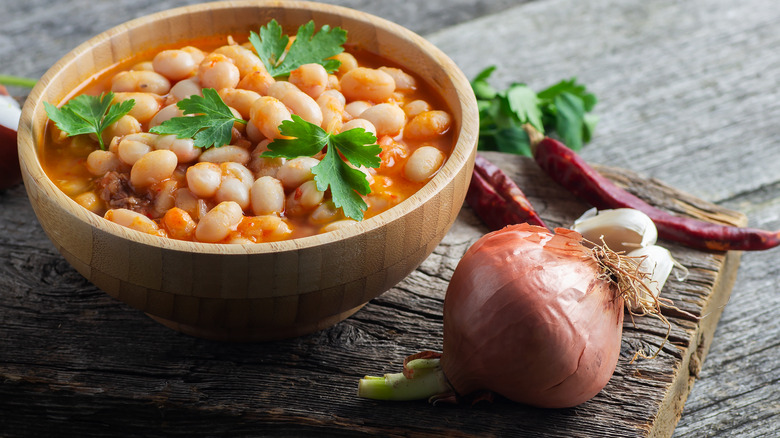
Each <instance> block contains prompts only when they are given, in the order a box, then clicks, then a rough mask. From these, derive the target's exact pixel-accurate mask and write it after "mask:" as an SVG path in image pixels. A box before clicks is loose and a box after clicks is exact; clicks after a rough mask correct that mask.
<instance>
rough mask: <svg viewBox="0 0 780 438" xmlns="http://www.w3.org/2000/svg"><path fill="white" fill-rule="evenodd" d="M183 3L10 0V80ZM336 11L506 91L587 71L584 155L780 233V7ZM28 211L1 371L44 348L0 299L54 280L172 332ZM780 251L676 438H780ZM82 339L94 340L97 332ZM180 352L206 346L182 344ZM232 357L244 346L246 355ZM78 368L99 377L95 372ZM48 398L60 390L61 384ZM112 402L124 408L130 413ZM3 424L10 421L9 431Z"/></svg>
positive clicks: (9, 277)
mask: <svg viewBox="0 0 780 438" xmlns="http://www.w3.org/2000/svg"><path fill="white" fill-rule="evenodd" d="M189 3H195V2H192V1H174V0H163V1H154V0H133V1H130V0H110V1H108V0H70V1H58V0H28V1H24V2H21V1H12V0H0V11H2V12H1V14H2V16H3V22H4V25H3V26H2V28H0V74H16V75H23V76H29V77H37V76H40V75H42V74H43V73H44V72H45V71H46V69H47V68H48V67H49V66H50V65H51V64H53V63H54V62H55V61H56V60H57V59H59V58H60V57H61V56H62V55H64V54H65V53H66V52H67V51H69V50H70V49H72V48H73V47H75V46H76V45H78V44H79V43H81V42H82V41H84V40H86V39H88V38H89V37H91V36H93V35H95V34H97V33H99V32H101V31H103V30H105V29H108V28H110V27H112V26H114V25H116V24H119V23H121V22H122V21H125V20H127V19H130V18H134V17H137V16H141V15H144V14H147V13H151V12H155V11H158V10H162V9H167V8H170V7H173V6H179V5H184V4H189ZM330 3H334V4H342V5H346V6H351V7H355V8H357V9H361V10H364V11H367V12H371V13H375V14H378V15H382V16H384V17H386V18H388V19H390V20H392V21H395V22H397V23H400V24H402V25H405V26H406V27H409V28H411V29H412V30H414V31H416V32H418V33H420V34H422V35H423V36H426V37H427V38H429V39H430V40H431V41H432V42H434V43H435V44H436V45H438V46H439V47H440V48H442V49H443V50H444V51H445V52H447V53H448V54H449V55H450V56H451V57H452V58H453V59H454V60H455V61H456V63H457V64H458V65H459V66H460V67H461V68H462V69H463V70H464V72H465V73H466V75H467V76H469V77H472V76H473V75H474V74H476V73H477V72H478V71H479V70H481V69H482V68H484V67H485V66H488V65H496V66H498V70H497V72H496V74H495V83H496V85H498V86H502V85H506V84H508V83H510V82H513V81H521V82H527V83H529V84H530V85H532V86H533V87H535V88H541V87H544V86H547V85H549V84H551V83H553V82H555V81H557V80H559V79H561V78H566V77H571V76H577V77H578V78H579V79H580V80H581V81H582V82H584V83H586V84H588V86H589V88H590V89H591V90H592V91H593V92H595V93H596V95H597V96H599V98H600V103H599V105H598V106H597V107H596V112H597V113H598V114H599V116H600V118H601V121H600V124H599V125H598V127H597V129H596V135H595V137H594V140H593V142H592V144H590V145H588V146H587V147H586V148H585V149H584V151H583V155H584V156H585V158H586V159H588V160H590V161H592V162H595V163H602V164H607V165H610V166H619V167H623V168H626V169H630V170H633V171H636V172H639V173H640V174H643V175H645V176H647V177H651V178H658V179H660V180H662V181H664V182H665V183H667V184H669V185H672V186H674V187H676V188H678V189H680V190H683V191H685V192H688V193H690V194H692V195H694V196H697V197H700V198H702V199H705V200H708V201H711V202H714V203H717V204H720V205H722V206H725V207H728V208H731V209H734V210H738V211H741V212H743V213H745V214H746V215H747V216H748V218H749V221H750V225H752V226H755V227H762V228H768V229H780V145H778V137H780V136H779V135H778V134H780V122H778V120H780V87H779V86H780V51H778V50H777V47H779V45H778V44H779V43H780V25H778V23H779V22H780V2H777V1H776V0H743V1H740V2H734V1H727V0H706V1H705V0H691V1H685V2H681V1H674V0H622V1H621V0H589V1H580V0H534V1H528V2H512V1H508V0H494V1H491V0H483V1H477V2H471V1H466V0H456V1H447V0H428V1H426V2H400V1H379V0H376V1H375V0H340V1H331V2H330ZM11 91H12V92H15V94H21V93H23V90H18V89H12V90H11ZM26 202H27V201H26V196H25V194H24V190H23V188H21V187H16V188H14V189H11V190H7V191H5V192H0V261H2V263H0V362H2V361H3V358H7V357H16V356H14V355H13V354H12V352H11V351H10V350H11V349H17V348H21V347H22V346H21V345H20V343H19V342H21V341H18V340H24V341H25V342H35V341H36V339H38V338H39V335H38V334H36V333H34V332H33V331H34V329H35V328H34V327H29V326H24V325H23V324H19V323H18V322H17V320H16V319H15V316H16V315H17V314H24V315H25V317H29V318H26V319H24V320H34V319H35V318H34V316H35V315H27V314H26V313H25V312H28V313H29V312H32V311H34V310H30V309H35V307H34V306H29V307H26V306H25V307H23V308H18V307H16V305H14V306H10V305H5V306H4V305H3V304H2V302H3V300H6V298H4V296H5V297H17V298H18V297H24V298H25V299H32V300H36V301H37V304H39V305H41V306H44V307H45V306H47V305H51V306H54V305H55V303H54V302H53V301H52V300H54V299H55V298H56V296H57V294H56V293H54V292H51V291H52V288H51V287H50V286H51V285H52V284H60V287H61V282H63V281H64V282H66V283H67V284H68V285H69V287H71V288H72V289H73V290H74V291H86V292H82V293H81V294H78V295H77V298H78V299H79V300H95V302H97V303H99V304H98V306H97V310H95V306H91V307H89V306H88V307H87V308H88V309H92V310H91V311H102V312H105V313H107V314H110V315H111V316H112V317H113V318H115V320H116V322H115V324H121V323H123V322H124V323H126V324H131V325H134V326H137V327H138V329H139V331H140V332H139V336H156V335H159V334H160V333H167V332H165V331H159V329H158V328H157V327H155V326H154V325H151V324H153V323H152V322H150V321H149V322H147V321H146V320H144V319H137V315H136V314H135V312H134V311H132V310H131V309H129V308H126V307H122V306H119V305H116V304H115V302H112V301H110V300H105V298H104V297H102V296H101V294H100V292H99V291H96V290H94V289H90V285H88V284H86V283H85V282H84V281H83V279H80V277H79V276H78V274H76V273H75V271H73V270H72V269H71V268H70V267H69V266H68V265H67V264H66V263H65V262H64V260H62V259H61V257H59V255H58V254H57V253H56V251H54V249H53V247H52V246H51V245H50V244H49V242H48V240H47V239H46V237H45V236H44V235H43V233H42V232H41V231H40V228H39V227H38V226H37V224H36V223H35V219H34V216H33V215H32V212H31V210H30V208H29V206H28V205H27V203H26ZM778 256H780V250H772V251H767V252H763V253H746V254H744V255H743V256H742V263H741V266H740V269H739V273H738V278H737V282H736V285H735V286H734V290H733V293H732V295H731V301H730V302H729V303H728V305H727V306H726V308H725V310H724V312H723V315H722V317H721V321H720V323H719V325H718V328H717V331H716V334H715V338H714V340H713V343H712V346H711V349H710V352H709V355H708V356H707V359H706V361H705V363H704V366H703V369H702V371H701V374H700V379H699V380H698V381H697V382H696V384H695V385H694V388H693V391H692V393H691V395H690V397H689V398H688V401H687V403H686V407H685V411H684V413H683V416H682V418H681V420H680V422H679V424H678V426H677V429H676V431H675V435H676V436H697V437H698V436H777V435H778V434H780V348H779V346H780V285H778V280H780V269H779V268H778V264H777V259H778ZM434 278H435V276H434ZM58 282H59V283H58ZM58 290H60V289H58ZM46 291H50V292H51V293H47V292H46ZM6 302H8V301H6ZM421 312H422V313H426V312H435V310H431V309H429V310H421ZM44 316H45V312H44ZM70 316H71V317H73V318H74V319H76V320H79V321H84V320H85V318H86V320H87V321H88V318H89V315H85V314H84V313H83V311H82V313H81V314H74V315H70ZM40 320H42V321H43V323H42V324H43V327H41V330H44V329H45V330H48V331H52V330H57V328H58V324H60V325H62V324H67V320H65V321H64V322H63V321H47V320H46V319H45V318H40ZM146 324H150V325H149V326H147V325H146ZM108 328H110V327H108ZM331 335H334V334H333V333H331ZM41 336H42V335H41ZM84 339H85V342H87V344H88V339H89V338H88V337H85V338H84ZM302 342H303V341H302ZM131 344H132V343H130V344H127V343H126V341H125V340H117V348H125V349H128V348H132V346H131ZM176 344H177V345H180V344H191V345H192V346H193V348H205V347H202V345H201V344H199V343H197V342H194V341H185V340H182V339H180V338H176ZM315 345H316V343H313V342H312V341H308V342H303V343H301V344H298V347H301V346H304V347H306V346H308V347H311V349H310V350H306V351H303V352H299V354H300V355H301V356H302V358H303V359H302V360H303V361H304V362H306V361H307V360H310V359H311V363H309V364H308V365H309V366H312V367H316V366H317V363H316V359H312V358H314V357H315V354H316V347H315ZM59 347H60V348H61V349H57V348H56V346H52V353H51V354H52V356H51V357H54V358H56V357H57V354H62V352H63V351H68V352H71V353H72V352H73V351H78V350H79V349H75V350H74V349H66V348H64V347H63V346H59ZM89 347H90V346H89V345H84V346H82V347H80V348H83V349H84V350H89ZM420 347H421V348H424V346H420ZM428 347H431V346H428ZM433 347H435V345H434V346H433ZM171 348H173V347H171ZM226 348H227V347H226ZM230 350H231V352H233V353H236V352H240V350H242V348H231V349H230ZM139 353H143V352H139ZM105 354H107V355H110V354H111V352H110V351H106V352H105ZM166 354H167V350H166V347H165V346H164V345H160V347H159V349H158V350H157V351H153V352H150V356H149V360H150V361H152V360H154V357H166ZM51 357H49V358H48V360H51ZM43 360H44V359H41V361H42V362H43ZM63 360H64V359H63ZM240 364H241V363H240V361H238V362H237V363H236V364H235V365H240ZM83 366H84V368H85V369H89V367H90V364H83ZM152 369H153V367H152ZM378 371H380V370H378ZM31 372H33V371H31ZM128 372H131V370H128ZM160 372H163V370H160ZM193 372H195V373H197V369H195V370H193ZM28 377H29V376H28ZM38 377H40V378H41V379H43V378H44V377H45V376H38ZM18 378H20V377H19V376H9V375H6V376H0V384H2V385H8V384H14V382H15V380H14V379H18ZM299 383H300V382H299ZM306 383H307V384H313V382H306ZM50 389H51V391H52V394H56V392H57V388H50ZM158 389H159V388H158ZM36 400H37V401H38V402H40V403H42V406H41V409H42V410H44V409H45V407H46V406H45V404H46V403H50V402H51V400H49V399H47V398H46V397H40V398H37V399H36ZM18 402H19V403H23V402H24V400H19V401H18ZM51 403H52V404H53V402H51ZM115 409H116V410H115V412H116V413H117V415H121V407H115ZM3 415H4V414H3V413H0V424H2V421H3V418H2V417H3ZM53 415H57V413H56V412H55V413H53ZM301 415H302V416H305V415H306V413H305V412H301ZM6 420H7V419H6ZM139 433H141V432H139ZM2 435H3V431H2V430H0V436H2Z"/></svg>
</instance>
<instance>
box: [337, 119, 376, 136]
mask: <svg viewBox="0 0 780 438" xmlns="http://www.w3.org/2000/svg"><path fill="white" fill-rule="evenodd" d="M355 128H363V129H364V130H365V131H366V132H370V133H372V134H374V136H376V127H374V124H373V123H371V122H369V121H368V120H366V119H352V120H350V121H349V122H347V123H344V124H343V125H341V132H344V131H349V130H350V129H355Z"/></svg>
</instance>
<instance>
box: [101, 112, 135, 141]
mask: <svg viewBox="0 0 780 438" xmlns="http://www.w3.org/2000/svg"><path fill="white" fill-rule="evenodd" d="M141 131H142V129H141V123H140V122H139V121H138V120H136V118H135V117H133V116H131V115H130V114H125V115H124V116H122V117H120V118H119V120H117V121H116V122H114V123H112V124H110V125H108V127H107V128H106V130H105V131H103V133H102V134H101V135H102V136H103V141H104V142H106V143H109V142H111V140H112V139H113V138H114V137H122V136H125V135H129V134H135V133H138V132H141Z"/></svg>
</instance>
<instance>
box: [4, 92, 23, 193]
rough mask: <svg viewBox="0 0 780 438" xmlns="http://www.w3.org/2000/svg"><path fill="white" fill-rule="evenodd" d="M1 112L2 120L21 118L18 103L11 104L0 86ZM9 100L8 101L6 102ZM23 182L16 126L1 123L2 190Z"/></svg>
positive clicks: (6, 93)
mask: <svg viewBox="0 0 780 438" xmlns="http://www.w3.org/2000/svg"><path fill="white" fill-rule="evenodd" d="M0 96H5V97H2V98H0V111H3V112H4V114H5V115H4V116H2V117H0V120H5V119H12V120H13V121H14V122H16V121H17V120H18V118H19V113H20V111H19V108H18V105H16V102H11V101H10V99H11V98H10V97H9V96H8V92H7V91H6V89H5V87H3V86H2V85H0ZM4 99H8V101H4ZM6 116H7V117H6ZM21 181H22V171H21V169H20V168H19V155H18V153H17V147H16V126H15V125H14V126H11V127H9V126H5V125H4V124H3V123H0V190H2V189H6V188H9V187H12V186H14V185H16V184H18V183H20V182H21Z"/></svg>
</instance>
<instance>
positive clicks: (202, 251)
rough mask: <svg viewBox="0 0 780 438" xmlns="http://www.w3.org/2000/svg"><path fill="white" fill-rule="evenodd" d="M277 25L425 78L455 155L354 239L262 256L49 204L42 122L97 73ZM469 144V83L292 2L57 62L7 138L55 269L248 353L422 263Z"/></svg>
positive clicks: (205, 9)
mask: <svg viewBox="0 0 780 438" xmlns="http://www.w3.org/2000/svg"><path fill="white" fill-rule="evenodd" d="M272 18H275V19H276V20H277V21H278V22H279V23H280V24H282V26H283V27H284V28H285V31H286V32H288V33H295V31H296V30H297V28H298V26H300V25H301V24H304V23H306V22H308V21H309V20H314V22H315V24H316V25H317V26H318V27H319V26H322V25H324V24H329V25H331V26H340V27H342V28H344V29H346V30H347V31H348V37H349V42H350V43H357V44H358V45H359V46H361V47H362V48H364V49H366V50H368V51H370V52H373V53H375V54H377V55H379V56H381V57H383V58H386V59H389V60H391V61H393V62H395V63H397V64H399V65H401V66H403V67H404V68H406V69H409V70H411V71H413V72H415V73H416V74H417V75H419V77H421V78H424V79H425V80H426V81H427V82H428V83H429V84H430V85H431V86H432V87H433V88H434V89H435V91H436V92H438V93H439V94H440V95H441V96H442V97H443V100H444V101H445V103H446V104H447V105H448V106H449V108H450V110H451V112H452V115H453V120H454V122H455V123H454V129H455V133H456V135H455V139H456V143H455V145H454V147H453V150H452V153H451V155H450V157H449V159H448V161H447V162H446V164H445V165H444V166H443V168H442V169H441V170H440V171H439V172H438V174H436V175H435V176H434V178H433V179H432V180H431V181H430V182H429V183H428V184H427V185H425V186H424V187H423V188H422V189H421V190H420V191H419V192H418V193H416V194H415V195H413V196H412V197H411V198H409V199H407V200H406V201H404V202H402V203H401V204H399V205H398V206H396V207H394V208H392V209H390V210H388V211H386V212H384V213H382V214H380V215H378V216H376V217H373V218H370V219H367V220H364V221H363V222H360V223H358V224H356V225H355V226H353V227H349V228H346V229H342V230H339V231H335V232H331V233H326V234H321V235H317V236H313V237H306V238H300V239H295V240H289V241H282V242H273V243H261V244H247V245H240V244H228V245H221V244H207V243H194V242H185V241H177V240H173V239H164V238H159V237H155V236H151V235H147V234H143V233H140V232H137V231H134V230H130V229H128V228H125V227H122V226H119V225H116V224H114V223H111V222H109V221H107V220H104V219H103V218H101V217H100V216H98V215H95V214H94V213H91V212H89V211H87V210H86V209H84V208H82V207H81V206H79V205H78V204H76V203H75V202H74V201H73V200H71V199H70V198H69V197H68V196H66V195H65V194H64V193H63V192H61V191H60V190H59V189H58V188H57V187H56V186H55V185H54V183H53V182H52V181H51V180H50V179H49V177H48V176H47V175H46V174H45V173H44V171H43V169H42V167H41V163H40V156H41V155H40V154H41V149H42V144H43V136H44V128H45V126H46V122H47V116H46V113H45V111H44V105H43V102H51V103H55V104H56V103H59V102H61V101H63V100H64V99H65V98H67V97H68V96H69V95H70V93H71V92H72V90H73V89H74V88H76V87H77V86H78V85H79V84H81V83H82V82H84V81H85V80H87V79H88V78H90V77H91V76H93V75H94V74H95V73H97V72H100V71H101V70H103V69H105V68H107V67H108V66H111V65H112V64H114V63H116V62H118V61H120V60H123V59H126V58H128V57H131V56H133V54H135V53H137V52H140V51H144V50H147V49H152V48H155V47H159V46H162V45H166V44H173V43H179V42H182V41H185V40H190V39H192V38H198V37H206V36H211V35H216V34H223V35H227V34H246V33H247V32H248V31H249V30H255V31H256V30H257V29H258V28H259V27H260V26H262V25H264V24H265V23H267V22H268V21H270V20H271V19H272ZM477 133H478V115H477V107H476V100H475V98H474V95H473V93H472V91H471V87H470V85H469V82H468V80H467V79H466V78H465V77H464V75H463V73H462V72H461V71H460V70H459V69H458V67H457V66H456V65H455V64H454V63H453V62H452V60H450V59H449V58H448V57H447V56H445V55H444V54H443V53H442V52H441V51H439V50H438V49H436V48H435V47H434V46H433V45H431V44H430V43H428V42H427V41H426V40H424V39H422V38H421V37H419V36H418V35H416V34H414V33H413V32H411V31H409V30H407V29H404V28H403V27H401V26H399V25H396V24H394V23H391V22H389V21H386V20H384V19H381V18H378V17H375V16H372V15H369V14H366V13H362V12H358V11H354V10H351V9H347V8H343V7H337V6H332V5H324V4H317V3H309V2H295V1H257V0H252V1H230V2H216V3H205V4H199V5H194V6H189V7H183V8H178V9H173V10H169V11H164V12H160V13H157V14H153V15H150V16H147V17H143V18H139V19H136V20H133V21H130V22H128V23H126V24H123V25H120V26H117V27H115V28H113V29H110V30H108V31H106V32H104V33H102V34H100V35H98V36H96V37H94V38H92V39H90V40H89V41H87V42H85V43H84V44H82V45H80V46H79V47H77V48H76V49H74V50H73V51H72V52H70V53H68V54H67V55H66V56H65V57H64V58H62V59H61V60H60V61H59V62H57V63H56V64H55V65H54V66H53V67H52V68H51V69H50V70H49V71H48V72H47V73H46V74H45V75H44V77H43V78H42V79H41V80H40V82H39V83H38V85H37V86H36V87H35V88H34V89H33V90H32V93H31V94H30V96H29V98H28V100H27V102H26V104H25V105H24V108H23V113H22V117H21V121H20V125H19V139H18V142H19V157H20V163H21V168H22V173H23V177H24V183H25V186H26V189H27V194H28V196H29V199H30V202H31V204H32V206H33V208H34V210H35V213H36V215H37V217H38V220H39V221H40V223H41V226H42V227H43V229H44V231H45V232H46V233H47V235H48V236H49V238H50V239H51V240H52V242H53V243H54V245H55V246H56V247H57V249H58V250H59V251H60V252H61V253H62V255H63V256H64V257H65V259H66V260H67V261H68V262H69V263H70V264H71V265H72V266H73V267H74V268H75V269H76V270H77V271H78V272H80V273H81V274H82V275H84V277H86V278H87V279H89V281H91V282H92V283H94V284H95V285H96V286H97V287H99V288H100V289H102V290H104V291H105V292H106V293H108V294H109V295H111V296H113V297H115V298H117V299H119V300H121V301H123V302H125V303H127V304H129V305H130V306H132V307H135V308H137V309H140V310H142V311H143V312H146V313H147V314H148V315H150V316H151V317H152V318H154V319H155V320H157V321H159V322H161V323H162V324H164V325H166V326H168V327H171V328H173V329H175V330H179V331H181V332H183V333H187V334H191V335H194V336H199V337H203V338H209V339H218V340H233V341H260V340H272V339H280V338H286V337H293V336H299V335H302V334H305V333H310V332H313V331H316V330H320V329H323V328H326V327H329V326H331V325H333V324H336V323H337V322H339V321H341V320H343V319H345V318H347V317H348V316H350V315H351V314H353V313H355V312H356V311H357V310H359V309H360V308H361V307H362V306H363V305H365V304H366V303H367V302H368V301H369V300H371V299H372V298H374V297H376V296H378V295H379V294H381V293H383V292H384V291H386V290H388V289H389V288H391V287H392V286H394V285H395V284H396V283H398V282H399V281H400V280H402V279H403V278H404V277H406V276H407V275H408V274H409V273H410V272H412V271H413V270H414V269H415V268H416V267H417V266H419V264H420V263H421V262H422V261H423V260H424V259H425V258H426V257H427V256H428V255H429V254H430V253H431V252H432V251H433V249H434V248H435V247H436V245H438V243H439V242H440V240H441V239H442V238H443V237H444V235H445V234H446V233H447V231H448V230H449V228H450V226H451V225H452V223H453V222H454V221H455V218H456V216H457V214H458V211H459V210H460V208H461V206H462V203H463V200H464V197H465V193H466V189H467V187H468V184H469V181H470V177H471V171H472V167H473V160H474V155H475V152H476V142H477Z"/></svg>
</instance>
